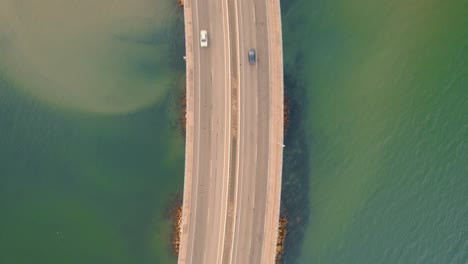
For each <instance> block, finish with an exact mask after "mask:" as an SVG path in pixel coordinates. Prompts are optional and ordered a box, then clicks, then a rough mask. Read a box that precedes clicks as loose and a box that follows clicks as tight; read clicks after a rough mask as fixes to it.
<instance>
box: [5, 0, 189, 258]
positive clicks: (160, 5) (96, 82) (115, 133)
mask: <svg viewBox="0 0 468 264" xmlns="http://www.w3.org/2000/svg"><path fill="white" fill-rule="evenodd" d="M182 19H183V17H182V10H181V9H178V8H177V3H176V1H171V0H158V1H148V0H99V1H95V0H67V1H54V0H41V1H16V0H0V263H2V264H8V263H11V264H32V263H35V264H74V263H76V264H85V263H86V264H119V263H121V264H156V263H161V264H164V263H175V262H176V258H175V257H174V256H173V253H172V249H171V242H170V235H171V234H170V233H171V231H172V229H171V228H170V221H169V220H168V216H167V210H168V207H169V206H170V205H171V201H172V200H173V199H175V198H176V197H177V195H180V194H181V192H182V185H183V168H184V137H183V132H182V130H181V128H180V124H179V116H178V114H179V113H180V109H179V108H180V107H179V105H180V102H179V99H180V97H181V91H182V90H183V83H184V77H183V72H184V62H183V59H182V56H183V54H184V35H183V23H182Z"/></svg>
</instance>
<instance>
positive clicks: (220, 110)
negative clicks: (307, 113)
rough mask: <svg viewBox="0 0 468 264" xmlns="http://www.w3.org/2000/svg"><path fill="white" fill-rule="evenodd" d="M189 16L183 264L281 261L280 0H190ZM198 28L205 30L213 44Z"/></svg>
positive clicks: (187, 1)
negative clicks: (278, 253)
mask: <svg viewBox="0 0 468 264" xmlns="http://www.w3.org/2000/svg"><path fill="white" fill-rule="evenodd" d="M184 17H185V37H186V38H185V41H186V74H187V87H186V89H187V113H186V157H185V181H184V197H183V207H182V223H181V234H180V247H179V258H178V263H179V264H211V263H213V264H214V263H217V264H218V263H223V264H228V263H232V264H238V263H242V264H248V263H252V264H259V263H274V262H275V256H276V241H277V236H278V221H279V209H280V194H281V172H282V157H283V147H284V145H283V65H282V40H281V18H280V5H279V0H185V1H184ZM201 30H206V31H207V33H208V46H207V47H202V46H201V43H200V41H201V39H200V38H201V36H200V32H201ZM251 48H254V49H255V51H256V58H255V61H254V62H253V63H249V58H248V51H249V50H250V49H251Z"/></svg>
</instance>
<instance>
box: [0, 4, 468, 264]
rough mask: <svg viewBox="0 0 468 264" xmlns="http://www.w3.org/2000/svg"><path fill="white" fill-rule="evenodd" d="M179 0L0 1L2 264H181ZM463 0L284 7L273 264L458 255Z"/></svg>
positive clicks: (463, 215)
mask: <svg viewBox="0 0 468 264" xmlns="http://www.w3.org/2000/svg"><path fill="white" fill-rule="evenodd" d="M173 2H174V3H173ZM175 4H176V3H175V1H172V0H161V1H144V0H136V1H133V0H132V1H130V0H117V1H111V0H101V1H92V0H84V1H83V0H81V1H72V0H70V1H58V2H57V1H53V0H43V1H40V3H39V2H37V3H36V2H35V1H15V0H0V263H14V264H23V263H25V264H29V263H38V264H43V263H44V264H54V263H60V264H64V263H67V264H68V263H80V264H81V263H99V264H101V263H122V264H124V263H125V264H127V263H161V264H166V263H175V258H174V257H173V256H172V255H171V250H170V242H169V240H168V238H169V235H170V225H169V223H168V220H167V218H166V216H165V211H166V208H167V206H168V204H169V203H170V200H171V199H172V197H173V196H174V195H175V194H177V193H181V192H182V181H183V158H184V157H183V155H184V153H183V151H184V143H183V137H182V134H181V132H180V128H179V125H178V122H177V119H178V113H179V109H178V106H177V105H178V102H177V101H178V99H179V93H180V89H181V87H179V85H180V82H179V78H180V77H181V76H182V72H183V70H184V68H183V62H182V61H181V60H178V58H180V56H182V54H183V31H182V23H181V22H182V20H181V13H180V10H179V11H177V10H176V7H175ZM466 10H468V4H467V2H466V1H462V0H453V1H403V0H397V1H380V0H378V1H363V0H357V1H344V0H341V1H317V0H311V1H307V0H288V1H286V0H284V1H282V12H283V36H284V52H285V53H284V59H285V74H286V76H285V79H286V86H287V87H286V88H287V91H288V96H289V98H290V99H289V102H290V104H291V124H290V126H289V128H288V133H287V138H286V146H287V147H286V148H285V163H284V167H285V169H284V179H285V182H284V183H283V188H284V191H285V192H284V193H283V207H284V208H283V212H284V213H287V214H288V215H290V216H293V217H291V218H290V222H289V223H290V225H291V226H290V227H289V233H288V237H287V239H288V240H287V244H286V246H287V247H286V249H287V250H286V255H285V256H284V258H283V260H284V261H283V262H284V263H300V264H308V263H340V264H342V263H359V264H361V263H389V264H390V263H392V264H393V263H409V264H413V263H430V264H439V263H442V264H449V263H450V264H452V263H456V264H458V263H461V264H465V263H468V253H467V252H468V243H467V237H468V228H467V227H466V222H467V219H468V204H467V202H466V201H468V191H467V190H468V180H467V176H466V175H467V166H466V160H468V151H467V146H466V138H467V136H468V126H467V124H468V122H467V121H468V120H467V119H468V110H467V109H468V108H467V92H466V87H467V86H468V77H467V76H468V74H467V72H468V63H467V61H468V55H467V54H468V52H467V48H468V31H467V29H466V25H467V24H468V21H467V18H466V17H467V16H466Z"/></svg>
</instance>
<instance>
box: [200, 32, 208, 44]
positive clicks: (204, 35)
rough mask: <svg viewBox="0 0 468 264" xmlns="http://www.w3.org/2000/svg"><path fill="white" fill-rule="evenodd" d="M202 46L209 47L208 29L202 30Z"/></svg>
mask: <svg viewBox="0 0 468 264" xmlns="http://www.w3.org/2000/svg"><path fill="white" fill-rule="evenodd" d="M200 46H201V47H202V48H206V47H208V32H206V30H201V31H200Z"/></svg>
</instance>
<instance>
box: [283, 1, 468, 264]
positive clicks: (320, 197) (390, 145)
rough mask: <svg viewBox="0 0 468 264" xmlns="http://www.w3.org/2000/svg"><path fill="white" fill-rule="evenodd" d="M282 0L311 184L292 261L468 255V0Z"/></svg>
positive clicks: (298, 173)
mask: <svg viewBox="0 0 468 264" xmlns="http://www.w3.org/2000/svg"><path fill="white" fill-rule="evenodd" d="M282 4H283V10H282V11H283V30H284V31H283V34H284V49H285V72H286V85H287V86H288V85H289V86H290V87H287V88H288V90H289V93H290V94H291V96H292V98H293V99H292V100H293V101H294V100H295V101H294V103H295V105H293V108H294V107H299V108H300V110H296V112H294V113H293V124H292V126H293V127H292V128H291V129H290V130H292V131H289V132H288V133H292V134H294V135H296V136H298V137H297V138H288V139H287V141H286V146H288V145H289V146H290V147H292V148H295V147H296V148H297V152H298V153H302V154H306V156H307V161H305V162H303V163H302V164H303V167H301V166H300V164H299V165H297V166H291V165H288V164H285V175H284V177H285V180H288V179H289V180H290V181H292V182H294V180H295V179H302V181H303V182H305V183H306V184H307V185H308V187H309V188H308V189H306V190H304V188H302V189H301V188H298V189H299V190H301V191H300V192H299V194H300V195H299V200H300V202H302V203H303V204H305V206H304V207H303V208H300V207H301V206H300V204H299V203H294V202H293V201H291V200H293V199H292V198H291V197H288V195H289V196H291V192H290V193H289V194H288V193H284V195H285V196H286V197H284V199H286V201H287V203H288V204H287V205H289V206H290V207H293V205H294V206H296V207H299V208H300V209H298V208H289V211H290V212H292V214H293V215H294V216H300V217H304V219H305V220H303V221H301V220H299V221H298V222H299V224H298V225H296V226H295V227H291V228H292V233H291V236H290V237H289V240H288V242H289V243H290V244H289V247H290V249H291V250H290V251H289V254H288V252H286V255H285V257H284V263H301V264H302V263H304V264H306V263H360V264H362V263H392V264H393V263H411V264H412V263H425V264H427V263H434V264H440V263H444V264H449V263H454V264H455V263H460V264H464V263H468V242H467V241H468V240H467V238H468V227H467V225H466V223H467V219H468V204H467V201H468V178H467V175H468V174H467V166H466V161H467V160H468V150H467V141H466V139H467V138H468V137H467V136H468V126H467V124H468V122H467V121H468V107H467V98H468V97H467V95H468V93H467V90H466V88H467V87H468V74H467V73H468V50H467V49H468V30H467V27H466V25H467V24H468V19H467V16H466V10H467V9H468V5H467V2H466V1H461V0H460V1H403V0H401V1H305V0H297V1H283V3H282ZM297 116H300V120H299V121H298V123H296V124H294V118H296V117H297ZM297 141H300V144H298V142H297ZM298 146H301V147H298ZM304 146H306V149H305V150H304ZM287 151H288V150H286V153H288V152H287ZM290 153H293V154H294V153H295V151H291V150H290ZM286 159H287V157H286ZM288 166H289V167H288ZM304 167H305V169H306V171H304ZM291 174H292V176H291ZM304 174H305V175H306V177H304ZM292 185H294V184H292ZM285 186H288V185H287V184H286V185H285ZM295 195H296V194H295ZM304 195H306V197H307V198H306V199H303V196H304ZM283 205H284V204H283ZM286 210H288V208H286ZM293 221H296V219H293ZM297 230H301V231H302V230H303V231H304V234H303V235H300V234H298V233H300V232H297ZM297 239H299V241H300V242H299V244H300V245H297V246H292V245H291V244H294V243H298V242H297Z"/></svg>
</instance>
